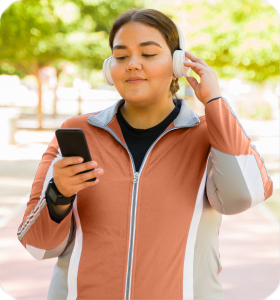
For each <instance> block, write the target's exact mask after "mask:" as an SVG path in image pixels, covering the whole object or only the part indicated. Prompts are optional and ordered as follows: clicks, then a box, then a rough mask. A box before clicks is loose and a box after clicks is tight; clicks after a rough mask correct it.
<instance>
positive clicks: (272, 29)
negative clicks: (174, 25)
mask: <svg viewBox="0 0 280 300" xmlns="http://www.w3.org/2000/svg"><path fill="white" fill-rule="evenodd" d="M170 2H171V1H170ZM169 11H170V12H171V13H172V14H173V15H174V16H175V17H176V18H177V19H178V22H180V23H181V24H186V27H184V28H185V30H184V33H185V38H186V41H187V45H188V46H189V47H188V49H189V51H190V52H192V53H194V54H195V56H198V57H201V58H202V59H203V60H205V61H206V62H207V63H208V64H209V65H210V66H211V67H213V69H215V71H216V73H217V75H218V77H219V78H223V79H231V78H234V77H236V76H237V75H240V76H242V79H243V80H244V81H247V82H251V83H252V82H253V83H256V84H258V85H263V84H265V83H267V82H268V81H269V82H272V83H274V84H275V83H276V84H277V83H278V82H279V61H280V55H279V30H280V24H279V16H278V14H277V12H276V10H275V9H274V8H273V7H272V6H271V5H269V4H268V3H266V2H264V1H261V0H235V1H228V0H216V1H215V0H214V1H213V0H212V1H210V0H196V1H195V2H194V1H183V4H182V5H179V6H177V7H174V6H173V5H172V4H171V5H170V6H169ZM192 76H193V75H192ZM194 77H196V78H198V76H196V74H195V75H194Z"/></svg>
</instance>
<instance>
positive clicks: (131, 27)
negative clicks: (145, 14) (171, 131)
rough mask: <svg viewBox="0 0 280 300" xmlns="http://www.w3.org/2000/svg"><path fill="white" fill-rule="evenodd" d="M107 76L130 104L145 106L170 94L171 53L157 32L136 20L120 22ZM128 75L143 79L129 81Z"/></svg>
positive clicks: (171, 74)
mask: <svg viewBox="0 0 280 300" xmlns="http://www.w3.org/2000/svg"><path fill="white" fill-rule="evenodd" d="M147 42H153V43H157V44H158V45H156V44H148V43H147ZM142 43H147V45H141V44H142ZM148 55H153V56H150V57H148ZM111 75H112V79H113V81H114V84H115V87H116V89H117V91H118V92H119V94H120V95H121V96H122V98H123V99H125V100H126V101H129V102H131V103H134V104H139V105H140V106H141V104H142V105H144V106H145V105H147V104H149V103H151V102H154V101H157V100H160V99H162V98H163V97H165V98H168V97H171V92H170V84H171V81H172V79H175V77H174V76H173V64H172V55H171V52H170V49H169V48H168V45H167V44H166V42H165V39H164V38H163V36H162V35H161V33H160V32H159V31H158V30H157V29H156V28H154V27H150V26H147V25H144V24H142V23H139V22H132V23H127V24H125V25H123V26H122V27H121V28H120V29H119V30H118V31H117V33H116V35H115V38H114V41H113V54H112V60H111ZM130 76H140V77H142V78H144V79H145V80H144V81H141V82H138V83H135V81H134V83H133V82H129V81H127V79H128V78H129V77H130Z"/></svg>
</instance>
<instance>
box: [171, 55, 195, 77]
mask: <svg viewBox="0 0 280 300" xmlns="http://www.w3.org/2000/svg"><path fill="white" fill-rule="evenodd" d="M189 61H190V60H189V59H188V58H187V57H186V55H185V49H183V50H175V51H174V52H173V75H174V76H175V77H176V78H181V77H185V76H187V77H188V76H190V73H191V67H186V66H185V65H184V62H189Z"/></svg>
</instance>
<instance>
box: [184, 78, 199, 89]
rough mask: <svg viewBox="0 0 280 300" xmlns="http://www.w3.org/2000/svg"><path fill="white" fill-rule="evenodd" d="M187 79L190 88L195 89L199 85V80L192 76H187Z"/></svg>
mask: <svg viewBox="0 0 280 300" xmlns="http://www.w3.org/2000/svg"><path fill="white" fill-rule="evenodd" d="M186 79H187V81H188V83H189V84H190V86H191V87H192V88H193V89H194V88H195V86H196V85H197V84H198V82H197V80H196V79H195V78H194V77H191V76H186Z"/></svg>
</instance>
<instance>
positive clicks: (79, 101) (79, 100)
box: [78, 88, 82, 115]
mask: <svg viewBox="0 0 280 300" xmlns="http://www.w3.org/2000/svg"><path fill="white" fill-rule="evenodd" d="M81 104H82V97H81V89H80V88H79V98H78V105H79V112H78V115H81V114H82V111H81Z"/></svg>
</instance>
